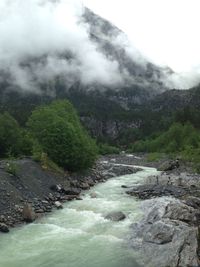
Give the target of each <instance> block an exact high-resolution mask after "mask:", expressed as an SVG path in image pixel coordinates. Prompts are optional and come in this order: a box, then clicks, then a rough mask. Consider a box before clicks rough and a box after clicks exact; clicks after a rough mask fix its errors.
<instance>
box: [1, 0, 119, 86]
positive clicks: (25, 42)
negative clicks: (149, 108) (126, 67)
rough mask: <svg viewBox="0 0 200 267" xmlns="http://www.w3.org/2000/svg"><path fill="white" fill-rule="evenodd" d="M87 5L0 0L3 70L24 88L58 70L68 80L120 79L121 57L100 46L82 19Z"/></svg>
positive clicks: (104, 81)
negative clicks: (113, 58) (108, 54)
mask: <svg viewBox="0 0 200 267" xmlns="http://www.w3.org/2000/svg"><path fill="white" fill-rule="evenodd" d="M83 10H84V9H83V6H82V5H81V2H80V1H78V0H60V1H59V0H51V1H49V0H48V1H47V0H29V1H24V0H15V1H13V0H1V1H0V73H1V74H2V73H4V74H5V73H6V74H7V76H8V77H9V81H12V84H13V85H17V86H19V87H21V88H23V89H24V90H33V89H34V90H36V89H37V84H38V83H42V82H44V81H49V80H51V79H52V78H54V77H57V76H58V75H59V76H62V78H63V79H65V80H66V81H67V82H68V85H69V86H70V81H71V82H72V83H73V82H74V81H76V80H81V82H82V83H83V84H90V83H94V82H98V83H100V84H103V85H113V84H115V83H120V82H121V76H120V73H119V70H118V63H117V62H115V61H111V60H109V59H108V58H106V56H105V55H103V54H102V53H100V52H99V51H98V50H97V48H96V46H95V44H94V43H92V42H91V41H90V39H89V34H88V29H87V27H86V25H84V24H81V23H80V17H81V15H82V13H83ZM4 78H5V76H4Z"/></svg>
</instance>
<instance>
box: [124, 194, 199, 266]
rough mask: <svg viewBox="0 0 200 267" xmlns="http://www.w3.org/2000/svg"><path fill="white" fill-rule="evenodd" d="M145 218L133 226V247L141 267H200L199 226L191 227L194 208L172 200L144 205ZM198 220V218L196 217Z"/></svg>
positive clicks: (156, 200) (131, 239) (131, 242)
mask: <svg viewBox="0 0 200 267" xmlns="http://www.w3.org/2000/svg"><path fill="white" fill-rule="evenodd" d="M143 208H144V218H143V219H142V220H141V221H140V222H138V223H135V224H133V225H132V226H131V232H132V235H131V238H130V240H129V242H130V245H131V247H132V248H134V251H136V252H138V254H139V255H142V257H138V261H139V262H140V263H141V264H142V266H154V267H169V266H170V267H188V266H199V261H198V256H197V249H198V227H195V226H191V225H190V224H188V223H186V222H185V221H187V220H188V221H189V222H190V223H191V220H192V217H191V214H194V213H193V211H194V210H193V208H191V207H186V205H185V204H183V203H182V202H181V201H179V200H176V199H172V198H158V199H154V200H148V201H144V202H143ZM194 220H195V218H194Z"/></svg>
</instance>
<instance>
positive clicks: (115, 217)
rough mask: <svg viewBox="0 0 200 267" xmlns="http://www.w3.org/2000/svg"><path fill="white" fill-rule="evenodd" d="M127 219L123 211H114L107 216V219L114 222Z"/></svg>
mask: <svg viewBox="0 0 200 267" xmlns="http://www.w3.org/2000/svg"><path fill="white" fill-rule="evenodd" d="M125 218H126V215H125V214H124V213H123V212H121V211H114V212H111V213H109V214H107V215H106V217H105V219H107V220H111V221H114V222H119V221H122V220H124V219H125Z"/></svg>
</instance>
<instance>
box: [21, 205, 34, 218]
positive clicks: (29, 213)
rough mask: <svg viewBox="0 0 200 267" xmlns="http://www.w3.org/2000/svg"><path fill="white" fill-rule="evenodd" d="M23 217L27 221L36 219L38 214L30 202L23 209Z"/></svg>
mask: <svg viewBox="0 0 200 267" xmlns="http://www.w3.org/2000/svg"><path fill="white" fill-rule="evenodd" d="M22 217H23V219H24V221H26V222H33V221H35V219H36V214H35V212H34V210H33V208H32V206H31V205H30V204H25V205H24V207H23V210H22Z"/></svg>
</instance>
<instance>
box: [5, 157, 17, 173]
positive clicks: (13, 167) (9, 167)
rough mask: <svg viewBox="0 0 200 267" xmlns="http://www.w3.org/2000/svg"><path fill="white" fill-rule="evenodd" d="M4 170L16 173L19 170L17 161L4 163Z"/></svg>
mask: <svg viewBox="0 0 200 267" xmlns="http://www.w3.org/2000/svg"><path fill="white" fill-rule="evenodd" d="M5 170H6V171H7V172H8V173H10V174H12V175H15V176H16V175H17V173H18V171H19V166H18V165H17V163H15V162H13V161H8V162H7V163H6V167H5Z"/></svg>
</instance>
